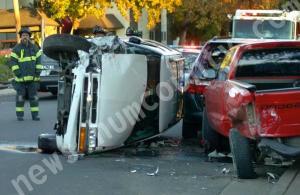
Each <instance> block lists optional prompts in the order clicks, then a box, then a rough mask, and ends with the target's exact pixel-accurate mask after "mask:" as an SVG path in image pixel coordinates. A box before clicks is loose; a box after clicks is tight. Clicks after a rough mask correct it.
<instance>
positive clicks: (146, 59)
mask: <svg viewBox="0 0 300 195" xmlns="http://www.w3.org/2000/svg"><path fill="white" fill-rule="evenodd" d="M74 44H75V45H74ZM76 44H77V45H76ZM44 52H45V54H46V55H48V56H49V57H52V58H54V59H57V60H59V61H60V64H61V67H62V70H63V71H62V73H61V76H60V80H59V87H58V108H57V120H58V122H57V124H56V125H55V130H56V135H55V137H54V136H53V135H51V136H50V135H41V136H40V137H39V148H40V149H42V150H43V151H50V152H51V151H53V150H54V149H55V150H59V151H60V152H62V153H64V154H74V153H83V154H89V153H93V152H101V151H105V150H110V149H114V148H117V147H121V146H124V145H126V144H129V143H133V142H136V141H139V140H143V139H147V138H149V137H152V136H155V135H158V134H159V133H161V132H163V131H165V130H166V129H168V128H169V127H170V126H172V125H174V124H175V123H176V122H178V120H179V117H180V116H179V115H180V113H181V111H180V109H181V108H180V101H181V90H180V88H181V86H180V82H179V81H180V79H182V78H181V77H183V58H182V57H181V55H180V53H178V52H177V51H176V50H172V49H170V48H167V47H166V46H163V45H161V44H159V43H156V42H153V41H145V40H142V39H139V38H136V37H132V38H130V40H121V39H119V38H118V37H114V36H110V37H104V38H94V39H91V40H89V42H88V41H86V40H83V39H82V38H80V37H75V36H71V35H56V36H53V37H49V38H48V40H47V39H46V40H45V43H44ZM51 142H52V143H51ZM53 142H55V143H56V144H53ZM54 145H55V146H54Z"/></svg>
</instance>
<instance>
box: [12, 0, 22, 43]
mask: <svg viewBox="0 0 300 195" xmlns="http://www.w3.org/2000/svg"><path fill="white" fill-rule="evenodd" d="M13 3H14V13H15V20H16V35H17V42H18V43H19V42H20V37H19V34H18V32H19V31H20V29H21V19H20V8H19V0H13Z"/></svg>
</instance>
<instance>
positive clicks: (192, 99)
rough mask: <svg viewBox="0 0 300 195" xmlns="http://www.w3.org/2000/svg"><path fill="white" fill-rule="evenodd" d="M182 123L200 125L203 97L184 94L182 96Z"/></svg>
mask: <svg viewBox="0 0 300 195" xmlns="http://www.w3.org/2000/svg"><path fill="white" fill-rule="evenodd" d="M183 102H184V103H183V105H184V106H183V109H184V111H183V113H184V117H183V119H184V121H185V122H187V123H193V124H201V122H202V114H203V95H201V94H192V93H187V92H186V93H184V95H183Z"/></svg>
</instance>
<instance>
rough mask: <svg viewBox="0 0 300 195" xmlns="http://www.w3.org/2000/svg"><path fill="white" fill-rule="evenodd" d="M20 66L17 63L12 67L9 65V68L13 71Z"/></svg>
mask: <svg viewBox="0 0 300 195" xmlns="http://www.w3.org/2000/svg"><path fill="white" fill-rule="evenodd" d="M19 68H20V67H19V65H13V66H12V67H11V70H12V71H15V70H18V69H19Z"/></svg>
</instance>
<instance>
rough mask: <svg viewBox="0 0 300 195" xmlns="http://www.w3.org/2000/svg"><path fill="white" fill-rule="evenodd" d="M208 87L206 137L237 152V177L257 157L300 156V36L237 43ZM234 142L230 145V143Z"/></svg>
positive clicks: (248, 171) (249, 172)
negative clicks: (287, 38)
mask: <svg viewBox="0 0 300 195" xmlns="http://www.w3.org/2000/svg"><path fill="white" fill-rule="evenodd" d="M215 76H216V79H215V80H212V81H211V83H210V85H208V86H207V87H206V88H205V92H204V97H205V109H204V111H203V130H202V131H203V139H204V140H205V141H206V142H207V143H209V144H208V145H206V146H207V147H208V146H209V147H210V148H208V149H211V150H214V149H217V150H223V151H226V150H228V152H229V148H230V149H231V153H232V156H233V163H234V168H235V170H236V173H237V176H238V177H239V178H254V177H256V174H255V171H254V166H253V163H262V162H264V159H265V158H266V157H271V159H273V160H276V162H280V161H284V160H286V159H296V158H299V157H300V120H299V115H300V42H299V41H295V42H286V41H284V42H264V43H252V44H244V45H239V46H236V47H234V48H232V49H231V50H230V52H228V54H227V56H226V58H225V60H224V61H223V63H222V65H221V68H220V70H219V71H218V73H217V74H216V72H215V71H212V70H210V72H209V73H208V72H207V74H206V77H207V78H214V77H215ZM229 146H230V147H229Z"/></svg>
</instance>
